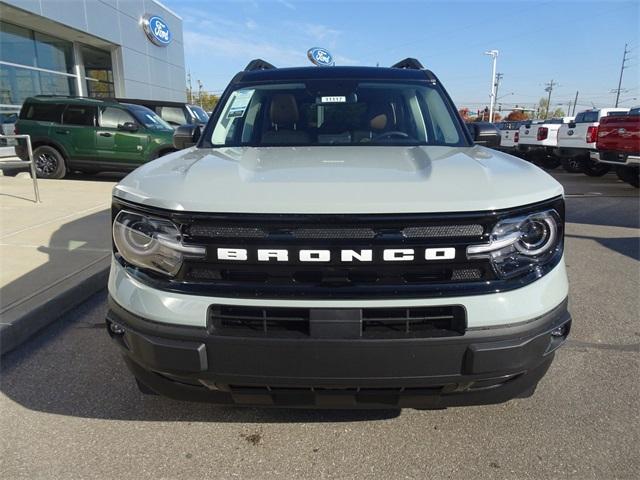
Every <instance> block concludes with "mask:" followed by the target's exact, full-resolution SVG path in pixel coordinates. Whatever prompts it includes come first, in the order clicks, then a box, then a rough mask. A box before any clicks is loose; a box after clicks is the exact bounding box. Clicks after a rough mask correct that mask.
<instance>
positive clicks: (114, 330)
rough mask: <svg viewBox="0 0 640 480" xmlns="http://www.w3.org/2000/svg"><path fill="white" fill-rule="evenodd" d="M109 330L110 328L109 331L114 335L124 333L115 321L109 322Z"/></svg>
mask: <svg viewBox="0 0 640 480" xmlns="http://www.w3.org/2000/svg"><path fill="white" fill-rule="evenodd" d="M109 330H111V333H113V334H114V335H123V334H124V328H122V327H121V326H120V325H118V324H117V323H113V322H111V323H109Z"/></svg>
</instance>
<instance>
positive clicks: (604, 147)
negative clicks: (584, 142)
mask: <svg viewBox="0 0 640 480" xmlns="http://www.w3.org/2000/svg"><path fill="white" fill-rule="evenodd" d="M596 148H597V151H596V152H591V158H592V159H593V160H594V161H597V162H600V163H603V164H606V165H612V166H615V169H616V174H617V175H618V177H619V178H620V179H621V180H623V181H625V182H627V183H629V184H631V185H633V186H634V187H636V188H638V185H639V184H640V179H639V173H640V107H636V108H632V109H631V110H630V111H629V113H628V115H616V116H609V117H605V118H602V119H601V120H600V126H599V129H598V140H597V142H596Z"/></svg>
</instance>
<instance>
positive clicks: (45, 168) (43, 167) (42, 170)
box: [33, 145, 67, 178]
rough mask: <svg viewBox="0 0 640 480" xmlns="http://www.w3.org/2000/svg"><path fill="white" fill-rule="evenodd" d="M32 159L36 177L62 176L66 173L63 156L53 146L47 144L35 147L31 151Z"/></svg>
mask: <svg viewBox="0 0 640 480" xmlns="http://www.w3.org/2000/svg"><path fill="white" fill-rule="evenodd" d="M33 160H34V162H35V164H36V175H37V177H38V178H64V176H65V175H66V174H67V166H66V165H65V163H64V157H63V156H62V154H61V153H60V152H59V151H58V150H56V149H55V148H54V147H51V146H49V145H41V146H39V147H37V148H36V149H35V150H34V151H33Z"/></svg>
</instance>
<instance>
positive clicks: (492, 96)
mask: <svg viewBox="0 0 640 480" xmlns="http://www.w3.org/2000/svg"><path fill="white" fill-rule="evenodd" d="M498 53H499V52H498V50H489V51H488V52H484V54H485V55H489V56H490V57H491V60H492V67H491V94H490V95H489V97H490V99H491V103H490V104H489V121H490V122H492V121H493V107H494V105H495V103H496V62H497V60H498Z"/></svg>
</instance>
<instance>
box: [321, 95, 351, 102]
mask: <svg viewBox="0 0 640 480" xmlns="http://www.w3.org/2000/svg"><path fill="white" fill-rule="evenodd" d="M320 102H321V103H346V102H347V97H337V96H333V97H320Z"/></svg>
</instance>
